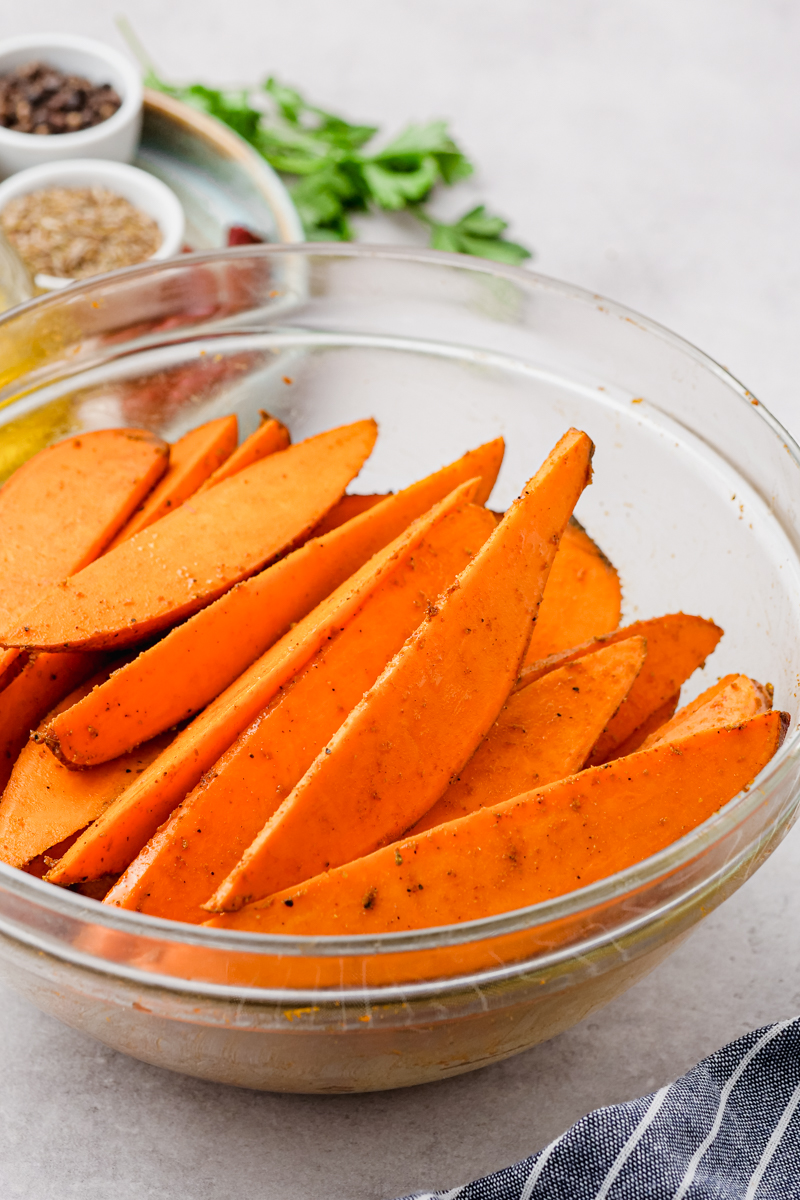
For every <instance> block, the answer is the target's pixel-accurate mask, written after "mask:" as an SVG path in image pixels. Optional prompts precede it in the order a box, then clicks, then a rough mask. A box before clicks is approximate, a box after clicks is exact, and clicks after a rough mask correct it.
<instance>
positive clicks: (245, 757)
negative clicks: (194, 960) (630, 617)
mask: <svg viewBox="0 0 800 1200" xmlns="http://www.w3.org/2000/svg"><path fill="white" fill-rule="evenodd" d="M437 509H438V512H437V510H434V514H435V515H434V514H432V517H433V519H432V520H429V521H427V522H420V523H419V524H420V528H419V532H418V535H417V537H416V538H415V540H414V541H409V542H408V543H407V544H406V546H405V548H404V550H403V551H402V553H400V554H398V555H397V557H396V558H395V560H394V562H393V564H392V566H391V569H389V570H387V571H386V572H385V573H384V575H383V577H382V579H381V581H380V582H379V584H378V586H377V587H376V588H375V590H374V591H373V592H372V593H371V594H370V595H369V596H368V597H367V598H366V599H365V601H364V603H363V604H362V606H361V608H360V609H359V610H358V612H357V613H355V614H354V615H353V616H352V617H351V618H350V620H349V621H348V622H347V623H346V624H344V625H343V626H342V627H340V628H337V629H336V630H335V631H334V632H333V635H332V638H331V640H329V641H327V642H326V644H325V646H324V647H323V648H322V649H321V650H320V651H319V652H318V653H317V654H316V655H315V656H314V658H313V659H312V660H311V661H310V662H309V664H308V665H307V666H306V667H305V669H304V670H303V671H301V672H300V674H298V675H296V676H295V678H294V679H292V680H291V681H290V683H289V684H288V685H287V687H286V688H285V689H284V690H283V691H282V692H281V693H280V694H279V695H278V696H276V697H275V699H274V700H273V702H272V704H271V705H270V706H269V707H268V708H267V709H266V711H265V712H264V713H263V714H262V715H261V716H260V717H259V718H258V720H257V721H255V722H254V723H253V725H251V726H250V728H249V729H248V730H246V731H245V733H243V734H242V735H241V737H240V738H238V739H237V741H236V742H234V744H233V745H232V746H231V748H230V749H229V750H228V751H226V753H225V754H224V755H223V756H222V758H221V759H220V760H219V762H217V763H215V764H214V767H213V769H212V770H211V771H210V772H209V773H208V775H207V776H206V778H205V779H204V780H203V781H202V782H201V783H200V784H199V785H198V786H197V787H196V788H195V789H194V791H193V792H191V793H190V795H189V796H187V797H186V799H185V800H184V801H183V803H182V804H180V805H179V806H178V808H176V810H175V811H174V812H173V814H172V816H171V817H170V819H169V820H168V821H167V822H166V824H165V825H163V826H162V827H161V829H159V831H158V833H156V834H155V835H154V837H152V838H151V839H150V841H149V842H148V844H147V845H146V846H145V847H144V849H143V850H142V852H141V853H140V854H139V856H138V858H136V859H135V860H134V861H133V862H132V863H131V865H130V867H128V869H127V871H126V872H125V874H124V875H123V876H122V878H121V879H120V881H119V883H118V884H117V885H116V886H115V887H114V889H113V891H112V892H111V893H110V894H109V896H108V897H107V903H109V904H116V905H118V906H119V907H122V908H130V909H135V910H136V911H138V912H145V913H150V914H152V915H153V916H162V917H168V918H170V919H171V920H174V921H191V922H195V923H200V922H202V921H205V920H206V919H207V917H208V913H207V912H205V911H204V909H203V908H202V907H201V905H202V904H203V903H204V902H205V901H206V900H208V899H209V897H210V896H211V894H212V892H214V891H215V890H216V888H217V887H218V885H219V884H220V882H221V881H222V880H223V879H225V877H226V876H227V875H228V873H229V872H230V871H232V870H233V868H234V867H236V864H237V863H238V862H239V859H240V858H241V857H242V854H243V853H244V852H245V851H246V850H247V847H248V846H249V845H250V843H251V842H252V841H253V839H254V838H255V837H256V835H257V834H258V832H259V830H260V829H261V828H262V826H263V825H264V823H265V822H266V821H267V820H268V819H269V817H271V816H272V814H273V812H274V811H275V810H276V809H277V808H278V806H279V805H280V803H281V800H282V799H283V798H284V797H285V796H288V795H289V793H290V792H291V790H292V788H293V787H294V785H295V784H296V783H297V782H298V780H300V779H301V778H302V777H303V775H304V774H305V772H306V771H307V770H308V768H309V767H310V766H311V763H312V762H313V761H314V759H315V758H316V756H317V754H318V753H319V752H320V751H321V750H322V749H323V748H324V746H325V745H326V744H327V742H328V741H329V739H330V738H331V737H332V736H333V735H334V734H335V733H336V730H337V729H338V728H339V727H340V725H341V724H342V722H343V721H344V719H345V717H346V716H347V714H348V712H350V711H351V709H352V708H353V707H354V706H355V705H356V704H357V703H358V701H359V700H360V699H361V697H362V696H363V695H364V693H365V692H366V691H367V690H368V689H369V688H370V687H371V686H372V684H373V683H374V682H375V680H376V679H377V678H378V676H379V675H380V673H381V671H382V670H383V669H384V667H385V666H386V663H387V662H388V661H389V659H390V658H392V656H393V655H394V654H396V653H397V651H398V650H399V649H400V648H401V646H402V645H403V642H404V641H405V640H406V638H407V637H408V636H409V635H410V634H412V633H413V632H414V630H415V629H416V628H417V626H418V625H419V624H420V622H421V621H422V619H423V617H424V615H425V613H426V611H427V608H428V606H429V605H430V604H433V602H434V601H435V600H436V598H437V596H438V595H439V594H440V592H441V591H442V590H443V589H444V588H446V587H447V586H449V584H451V583H452V582H453V580H454V579H455V577H456V575H458V573H459V572H460V571H461V570H463V568H464V567H465V566H466V565H467V563H468V562H469V561H470V558H471V557H472V556H473V555H474V553H475V552H476V551H478V550H479V549H480V547H481V546H482V544H483V543H484V542H485V540H486V538H487V537H488V536H489V534H490V532H491V531H492V530H493V529H494V519H493V517H492V516H491V515H490V513H489V512H488V511H487V510H486V509H485V508H480V507H477V506H476V505H465V504H464V503H463V501H462V502H461V503H460V504H459V505H458V507H457V508H455V509H452V508H449V511H448V506H447V505H438V506H437ZM615 649H616V647H615ZM253 870H254V871H255V873H256V874H257V873H258V865H257V863H254V864H253ZM247 873H248V872H247V870H246V869H245V870H244V872H243V875H244V876H246V875H247ZM233 886H234V888H235V889H238V888H239V886H240V882H239V880H238V877H237V880H236V881H234V884H233ZM241 886H244V887H245V888H246V889H247V888H248V885H247V883H246V882H245V883H244V884H241ZM251 894H252V893H251ZM255 895H258V892H256V893H255Z"/></svg>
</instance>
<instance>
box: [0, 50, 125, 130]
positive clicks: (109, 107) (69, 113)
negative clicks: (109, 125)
mask: <svg viewBox="0 0 800 1200" xmlns="http://www.w3.org/2000/svg"><path fill="white" fill-rule="evenodd" d="M121 104H122V100H121V99H120V97H119V95H118V93H117V92H116V91H115V90H114V88H113V87H112V86H111V84H110V83H101V84H96V83H91V82H90V81H89V80H88V79H84V77H83V76H82V75H65V74H64V73H63V71H59V70H57V68H56V67H50V66H48V65H47V63H41V62H30V63H26V64H25V65H24V66H22V67H16V68H15V70H13V71H10V72H9V73H8V74H7V75H0V125H3V126H5V128H6V129H13V130H15V131H16V132H17V133H36V134H50V133H77V132H78V131H79V130H80V129H90V128H91V126H92V125H100V124H101V123H102V122H103V121H107V120H108V118H109V117H113V115H114V113H115V112H116V111H117V109H118V108H119V106H120V105H121Z"/></svg>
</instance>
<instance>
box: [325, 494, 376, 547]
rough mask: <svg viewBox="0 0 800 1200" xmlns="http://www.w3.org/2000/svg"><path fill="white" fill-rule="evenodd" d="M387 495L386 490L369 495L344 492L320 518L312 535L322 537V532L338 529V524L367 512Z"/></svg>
mask: <svg viewBox="0 0 800 1200" xmlns="http://www.w3.org/2000/svg"><path fill="white" fill-rule="evenodd" d="M387 495H389V493H388V492H384V493H377V494H373V495H370V496H357V495H350V494H345V495H344V496H342V498H341V500H340V501H339V503H338V504H334V506H333V508H332V509H331V511H330V512H329V513H328V514H327V516H325V517H323V518H322V520H321V521H320V523H319V525H317V527H316V529H315V530H314V534H313V536H314V537H322V535H323V533H330V532H331V530H332V529H338V528H339V526H340V525H344V523H345V521H352V519H353V517H359V516H361V514H362V513H363V512H369V510H370V509H371V508H374V507H375V505H376V504H380V502H381V500H385V499H386V497H387Z"/></svg>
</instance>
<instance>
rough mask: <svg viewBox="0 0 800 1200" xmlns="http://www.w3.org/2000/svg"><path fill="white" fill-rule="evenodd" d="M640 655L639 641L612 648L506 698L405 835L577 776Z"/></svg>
mask: <svg viewBox="0 0 800 1200" xmlns="http://www.w3.org/2000/svg"><path fill="white" fill-rule="evenodd" d="M646 651H647V643H646V642H645V640H644V638H643V637H633V638H628V639H627V640H626V641H624V642H619V643H617V644H613V643H612V645H610V646H605V647H604V648H603V649H602V650H597V651H596V652H595V653H594V654H587V655H585V656H584V657H583V658H579V659H576V661H575V662H571V663H567V664H566V665H565V666H563V667H559V668H558V669H557V670H555V671H551V672H550V673H549V675H544V676H543V677H542V678H541V679H537V680H536V682H535V683H532V684H530V685H529V686H528V687H526V688H523V689H522V691H521V692H515V693H514V694H513V695H512V696H509V698H508V700H507V702H506V704H505V705H504V706H503V711H502V712H501V713H500V716H499V717H498V718H497V720H496V721H495V723H494V725H493V726H492V728H491V729H490V730H489V732H488V734H487V735H486V738H485V739H484V740H483V741H482V742H481V744H480V746H478V749H477V750H476V751H475V753H474V754H473V756H472V758H471V759H470V760H469V762H468V763H467V764H466V766H465V767H464V769H463V770H462V771H461V772H460V773H459V775H458V778H457V779H454V780H453V781H452V782H451V783H450V784H449V786H448V788H447V791H446V792H445V793H444V795H442V796H440V797H439V799H438V800H437V801H436V803H435V804H434V806H433V808H430V809H428V811H427V812H426V813H425V815H424V817H422V818H421V820H419V821H418V822H417V824H416V825H415V826H414V827H413V829H410V830H409V831H408V832H409V836H411V835H413V834H417V833H422V832H424V830H426V829H432V828H433V826H434V825H441V824H443V822H445V821H453V820H455V819H456V818H457V817H463V816H466V814H467V813H470V812H474V811H475V809H476V808H486V807H487V806H489V805H492V804H499V803H500V802H501V801H502V800H510V799H511V797H512V796H518V795H519V794H520V793H521V792H526V791H528V790H529V789H530V788H532V787H544V785H545V784H547V783H552V782H553V780H555V779H563V778H564V776H565V775H572V774H574V773H575V772H576V771H580V770H581V768H582V767H583V764H584V763H585V762H586V759H587V758H588V757H589V753H590V751H591V749H592V747H593V746H594V744H595V742H596V741H597V739H598V737H599V736H600V734H601V733H602V732H603V730H604V729H605V727H606V725H607V724H608V722H609V721H610V720H611V718H612V717H613V716H614V713H615V712H616V711H617V709H618V708H619V706H620V704H621V703H622V701H623V700H624V699H625V697H626V696H627V694H628V692H629V691H630V689H631V686H632V684H633V681H634V680H635V679H636V676H637V675H638V674H639V671H640V670H641V668H642V663H643V662H644V660H645V654H646Z"/></svg>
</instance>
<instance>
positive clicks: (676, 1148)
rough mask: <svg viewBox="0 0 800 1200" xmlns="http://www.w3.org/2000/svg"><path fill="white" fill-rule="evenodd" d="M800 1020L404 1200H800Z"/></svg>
mask: <svg viewBox="0 0 800 1200" xmlns="http://www.w3.org/2000/svg"><path fill="white" fill-rule="evenodd" d="M798 1108H800V1018H796V1019H794V1020H791V1021H781V1022H780V1023H779V1024H777V1025H769V1026H768V1027H767V1028H766V1029H757V1030H756V1031H755V1032H754V1033H748V1034H747V1036H746V1037H743V1038H739V1040H738V1041H736V1042H731V1044H730V1045H729V1046H725V1047H724V1048H723V1049H722V1050H718V1051H717V1052H716V1054H712V1055H711V1056H710V1058H704V1059H703V1061H702V1062H700V1063H698V1064H697V1066H696V1067H694V1068H693V1069H692V1070H691V1071H689V1072H688V1073H687V1074H686V1075H684V1076H683V1077H682V1078H681V1079H679V1080H678V1081H677V1082H676V1083H672V1084H669V1086H667V1087H663V1088H661V1090H660V1091H658V1092H653V1093H652V1094H651V1095H649V1096H644V1097H642V1099H641V1100H632V1101H630V1102H629V1103H627V1104H616V1105H614V1106H612V1107H610V1108H598V1109H597V1110H596V1111H595V1112H592V1113H589V1115H588V1116H586V1117H583V1118H582V1120H580V1121H578V1122H577V1124H576V1125H573V1126H572V1128H571V1129H569V1130H568V1131H567V1132H566V1133H564V1134H562V1136H561V1137H559V1138H556V1140H555V1141H554V1142H551V1143H550V1145H549V1146H547V1147H546V1148H545V1149H544V1150H542V1151H541V1152H540V1153H539V1154H535V1155H533V1156H532V1157H531V1158H526V1159H525V1160H524V1161H523V1162H519V1163H516V1164H515V1165H514V1166H513V1167H506V1168H505V1170H503V1171H497V1172H496V1173H495V1174H494V1175H487V1176H486V1177H485V1178H483V1179H476V1180H475V1181H474V1182H473V1183H467V1184H465V1185H464V1186H463V1187H457V1188H452V1189H451V1190H450V1191H447V1192H423V1193H419V1192H418V1193H416V1195H415V1197H413V1198H412V1197H406V1198H405V1200H800V1113H799V1112H798Z"/></svg>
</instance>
